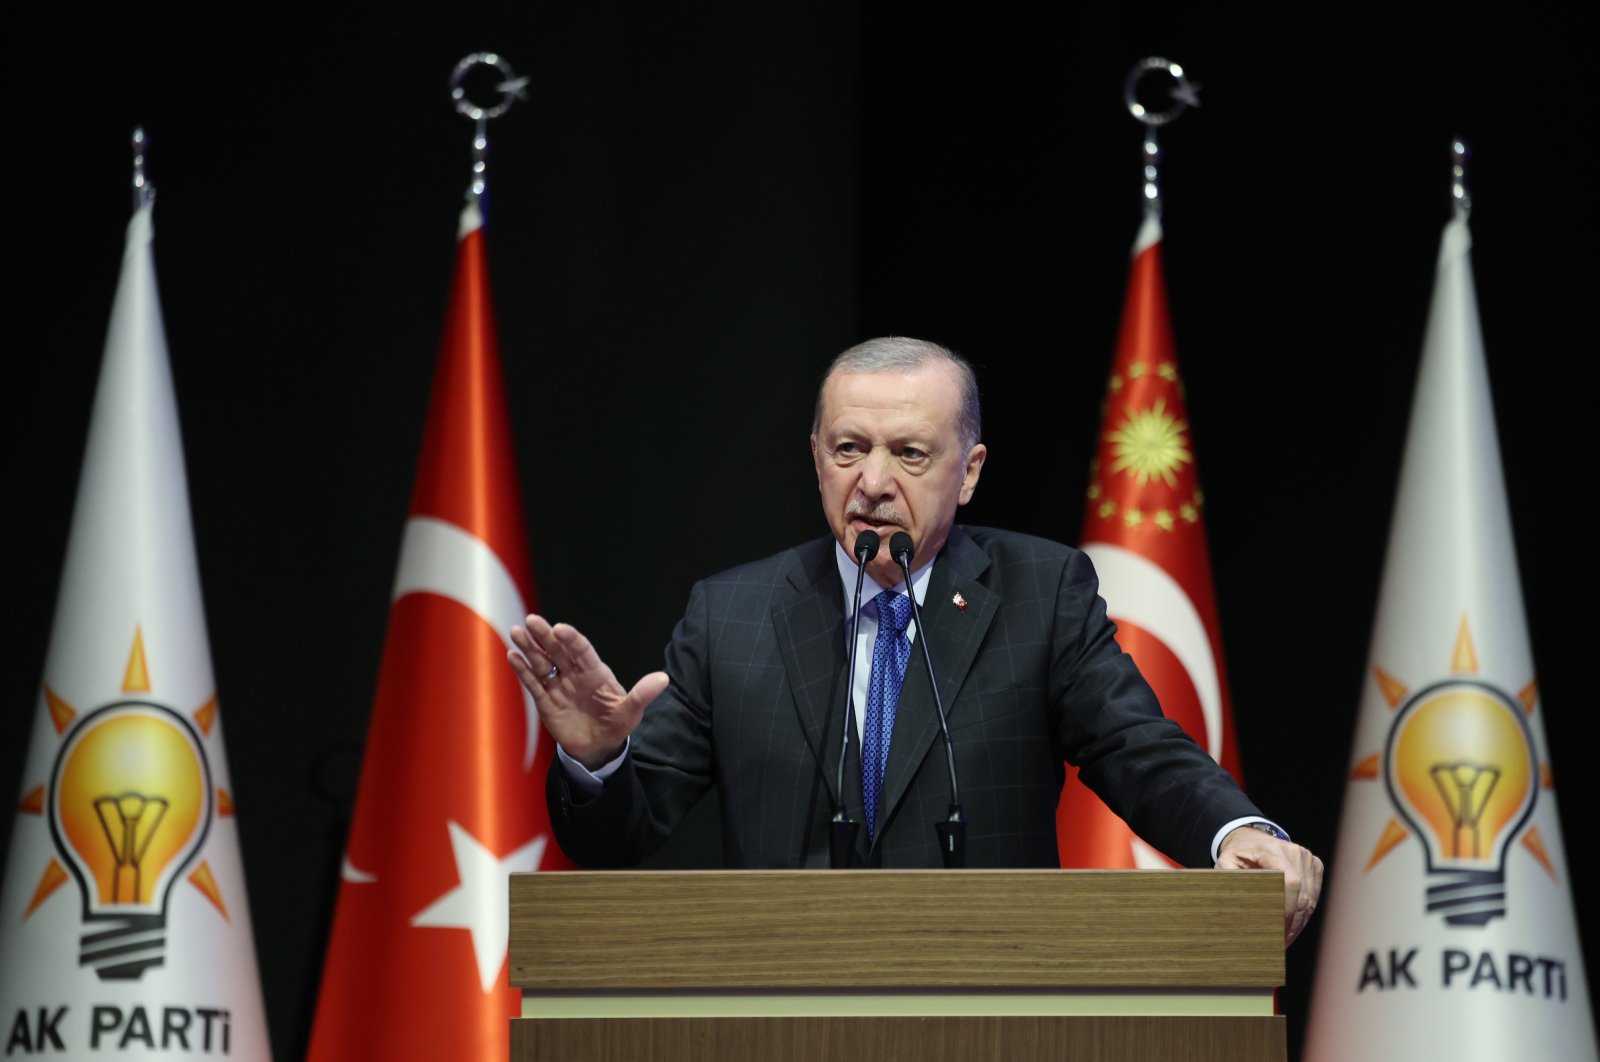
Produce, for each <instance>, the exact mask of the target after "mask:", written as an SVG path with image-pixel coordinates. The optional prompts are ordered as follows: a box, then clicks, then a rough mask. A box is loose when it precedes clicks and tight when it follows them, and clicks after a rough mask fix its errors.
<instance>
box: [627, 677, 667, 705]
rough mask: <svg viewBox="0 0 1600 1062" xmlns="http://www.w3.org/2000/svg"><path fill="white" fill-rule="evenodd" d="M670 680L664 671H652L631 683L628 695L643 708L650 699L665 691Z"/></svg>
mask: <svg viewBox="0 0 1600 1062" xmlns="http://www.w3.org/2000/svg"><path fill="white" fill-rule="evenodd" d="M670 681H671V680H670V679H668V678H667V673H666V672H665V671H652V672H650V674H648V675H646V676H645V677H644V678H642V679H640V680H639V681H638V682H635V683H634V684H633V689H631V690H629V691H628V697H629V698H630V699H632V700H633V701H635V702H637V703H638V705H639V707H640V709H643V708H644V707H645V706H646V705H648V704H649V703H650V702H651V701H653V700H655V699H656V698H657V697H659V696H661V695H662V694H663V693H665V692H666V690H667V685H668V683H669V682H670Z"/></svg>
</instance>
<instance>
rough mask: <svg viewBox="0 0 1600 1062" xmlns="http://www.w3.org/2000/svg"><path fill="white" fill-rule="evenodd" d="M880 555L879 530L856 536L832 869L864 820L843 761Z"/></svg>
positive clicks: (846, 859)
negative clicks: (852, 801)
mask: <svg viewBox="0 0 1600 1062" xmlns="http://www.w3.org/2000/svg"><path fill="white" fill-rule="evenodd" d="M877 555H878V533H877V532H876V531H873V530H870V529H869V530H866V531H863V532H861V534H859V535H857V536H856V548H855V558H856V594H855V600H854V602H853V603H852V605H851V615H852V616H854V617H855V621H854V622H853V623H852V624H851V626H850V669H849V671H850V673H849V675H848V676H847V677H846V679H845V688H844V718H843V724H844V725H843V726H842V727H840V734H839V777H838V780H837V783H836V785H835V788H834V792H836V793H838V794H839V799H838V800H837V801H836V802H835V803H834V805H833V825H832V831H833V833H832V838H831V840H832V849H833V869H835V870H843V869H845V868H846V867H848V866H849V865H850V853H851V852H853V851H854V850H855V846H856V831H857V830H859V829H860V828H861V823H859V822H853V821H851V819H850V816H849V814H848V813H847V812H846V811H845V806H844V761H845V757H846V756H847V755H848V754H849V751H850V723H851V720H852V718H853V716H854V713H853V712H852V711H851V710H850V709H851V705H852V704H853V703H854V702H855V696H856V644H857V642H859V641H860V639H859V638H857V637H856V632H857V631H859V630H860V629H861V584H862V583H863V582H864V581H865V580H866V578H867V565H868V564H869V563H871V561H872V558H873V557H876V556H877Z"/></svg>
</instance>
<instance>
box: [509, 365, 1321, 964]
mask: <svg viewBox="0 0 1600 1062" xmlns="http://www.w3.org/2000/svg"><path fill="white" fill-rule="evenodd" d="M979 438H980V421H979V409H978V398H977V386H976V381H975V379H974V377H973V374H972V370H971V367H970V366H969V365H967V363H966V362H965V361H964V360H962V359H961V358H959V357H958V356H956V355H955V354H953V353H952V352H950V351H948V350H946V349H945V348H943V347H940V346H937V345H936V344H932V343H926V342H923V341H920V340H911V339H902V338H886V339H878V340H871V341H868V342H866V343H863V344H860V345H858V346H856V347H852V348H851V349H850V350H847V351H845V352H844V353H843V354H841V355H840V356H839V357H838V358H836V359H835V361H834V363H833V365H832V366H831V367H830V369H829V371H828V373H827V375H826V376H825V378H824V381H823V385H822V387H821V389H820V391H819V394H818V399H817V409H816V416H815V420H814V423H813V429H812V435H811V450H812V454H813V457H814V460H815V464H816V469H817V484H818V489H819V491H820V493H821V496H822V503H823V512H824V515H825V516H826V517H827V520H828V523H829V526H830V528H831V530H832V532H833V533H832V535H831V536H829V537H826V538H823V539H819V540H817V541H814V542H810V543H807V544H805V545H802V546H798V547H796V548H794V549H790V550H786V551H784V552H783V553H780V554H778V555H776V556H774V557H770V558H767V559H766V560H762V561H757V562H755V563H753V564H748V565H745V566H743V567H739V568H735V569H733V570H731V571H728V572H724V573H722V574H720V575H716V576H713V577H711V578H709V579H706V580H703V581H702V582H700V583H698V584H696V586H695V587H694V589H693V591H692V593H691V594H690V598H689V605H688V608H687V610H686V613H685V615H684V618H683V620H682V621H681V622H680V623H679V624H678V627H677V629H676V631H675V632H674V633H673V637H672V641H671V643H670V644H669V645H668V648H667V653H666V665H667V666H666V670H665V671H660V672H654V673H652V674H650V675H646V676H645V677H644V678H642V679H640V680H639V682H638V683H637V684H636V685H634V687H633V688H632V689H631V690H626V689H624V688H623V687H622V685H621V684H620V683H619V682H617V680H616V678H615V676H614V675H613V674H612V672H611V670H610V669H609V668H608V667H606V666H605V664H604V663H603V661H602V660H601V659H600V657H599V656H598V654H597V653H596V652H595V650H594V648H593V646H591V645H590V644H589V642H588V640H587V639H586V638H584V637H583V635H582V634H580V633H579V632H578V631H576V630H574V629H573V628H572V627H570V626H568V625H566V624H556V625H554V626H552V625H551V624H550V623H549V622H547V621H546V620H545V619H544V618H543V617H540V616H536V615H530V616H529V617H527V620H526V623H525V625H524V626H522V627H518V628H516V629H514V630H513V631H512V632H511V637H512V640H513V642H514V644H515V645H516V647H517V649H516V650H515V651H513V652H512V653H511V654H510V662H511V665H512V667H513V668H514V669H515V671H516V673H517V675H518V677H519V678H520V679H521V681H522V682H523V684H524V685H525V686H526V687H527V688H528V690H529V691H530V692H531V693H532V694H533V696H534V699H535V703H536V705H537V707H538V710H539V715H540V719H541V721H542V722H543V725H544V727H545V729H546V730H547V731H548V732H549V733H550V735H551V736H552V737H554V738H555V740H556V742H557V744H558V748H559V750H560V756H559V760H558V762H557V763H556V764H554V765H552V768H551V772H550V776H549V779H548V783H547V791H548V796H549V805H550V811H551V821H552V825H553V827H554V829H555V832H556V838H557V841H558V842H559V843H560V845H561V847H562V849H563V850H564V851H565V852H566V853H567V854H568V855H569V856H570V857H571V858H573V859H574V861H576V862H578V863H579V864H580V865H585V866H624V865H629V864H632V863H636V862H638V861H639V860H641V859H643V858H644V857H645V856H646V855H648V854H649V853H650V852H651V851H653V850H654V849H655V847H656V846H658V845H659V844H660V843H661V842H662V841H663V840H664V839H665V838H666V837H667V836H668V834H670V833H671V831H672V829H673V828H674V827H675V826H676V825H677V823H678V822H679V820H680V819H681V818H682V817H683V816H684V814H686V813H687V812H688V810H689V809H690V808H691V807H692V806H693V805H694V803H695V802H696V801H697V800H698V799H699V798H700V797H701V796H702V795H703V794H704V793H705V791H706V789H707V788H709V787H710V786H711V785H713V784H715V785H716V786H717V787H718V796H719V804H720V807H721V812H722V833H723V849H724V854H725V856H726V858H727V860H728V861H729V863H730V864H732V865H734V866H743V867H796V866H805V867H826V866H829V865H830V819H831V817H832V814H833V811H834V809H835V807H836V806H837V805H838V804H840V803H841V802H842V804H843V806H844V807H845V808H846V809H848V810H849V811H851V812H859V817H860V818H862V819H864V820H865V823H864V828H862V829H859V830H858V832H857V834H856V837H855V850H854V852H853V853H852V855H851V863H852V865H861V866H875V867H876V866H881V867H935V866H939V865H940V864H941V848H940V843H939V839H938V837H937V834H936V831H935V824H936V823H939V822H943V821H944V820H945V819H946V815H947V810H948V808H949V805H950V802H951V796H952V793H951V789H952V770H951V769H950V767H949V765H948V763H947V758H946V756H947V754H946V752H945V748H944V738H943V728H942V727H941V724H940V720H939V706H940V705H941V704H942V705H943V706H944V707H945V718H946V723H947V724H948V728H949V738H950V748H951V749H952V750H953V755H954V759H955V765H956V766H955V770H954V777H955V778H956V780H958V781H959V785H960V798H961V804H962V809H963V818H964V819H965V821H966V823H967V842H966V859H967V863H968V865H971V866H994V867H1024V866H1032V867H1050V866H1058V865H1059V856H1058V853H1057V849H1056V830H1055V813H1056V802H1057V800H1058V798H1059V796H1060V792H1061V785H1062V781H1063V778H1064V768H1063V766H1062V764H1063V761H1068V762H1072V763H1074V764H1076V765H1077V766H1078V767H1079V769H1080V777H1082V779H1083V780H1084V782H1085V783H1086V784H1088V785H1089V786H1090V787H1091V788H1092V789H1094V791H1095V792H1097V793H1098V794H1100V796H1101V797H1102V798H1103V799H1104V800H1105V801H1106V802H1107V804H1108V805H1109V806H1110V807H1111V808H1112V809H1113V810H1114V811H1116V812H1117V813H1118V814H1119V815H1121V816H1122V817H1123V818H1124V819H1125V820H1126V821H1127V822H1128V823H1129V825H1130V826H1132V828H1133V829H1134V830H1135V831H1136V832H1137V833H1138V834H1139V835H1140V836H1142V837H1144V838H1145V839H1146V840H1147V841H1149V842H1150V843H1151V844H1153V845H1154V846H1155V847H1157V848H1159V849H1160V850H1162V851H1164V852H1166V853H1167V854H1168V855H1170V856H1171V857H1172V858H1173V859H1175V860H1177V861H1179V862H1181V863H1183V864H1184V865H1187V866H1213V865H1214V866H1217V867H1219V868H1222V869H1242V868H1250V867H1264V868H1268V869H1274V870H1281V871H1283V873H1284V879H1285V901H1284V902H1285V914H1284V927H1285V929H1284V932H1285V941H1286V943H1287V942H1288V941H1292V940H1293V939H1294V937H1295V936H1297V935H1298V934H1299V932H1300V929H1301V928H1302V927H1303V926H1304V924H1305V921H1306V919H1307V918H1309V917H1310V914H1311V911H1312V910H1313V909H1314V907H1315V904H1316V900H1317V896H1318V893H1319V892H1320V889H1321V882H1322V862H1321V860H1319V859H1318V858H1317V857H1316V856H1315V855H1313V854H1312V853H1310V852H1309V851H1307V850H1306V849H1304V848H1301V847H1300V846H1298V845H1295V844H1293V843H1292V842H1291V841H1289V839H1288V837H1287V835H1286V834H1285V833H1284V832H1283V831H1282V830H1281V829H1280V828H1278V827H1277V826H1276V824H1274V823H1272V822H1270V820H1268V819H1266V817H1265V816H1264V815H1262V813H1261V812H1260V810H1259V809H1257V808H1256V807H1255V805H1254V804H1252V803H1251V802H1250V801H1249V800H1248V799H1247V798H1246V797H1245V795H1244V794H1243V793H1242V792H1241V791H1240V790H1239V787H1238V786H1237V785H1236V784H1235V783H1234V781H1233V779H1232V777H1231V776H1229V775H1228V774H1227V772H1226V771H1224V770H1222V768H1221V767H1219V766H1218V765H1217V764H1216V762H1215V761H1213V760H1212V759H1211V758H1210V757H1209V756H1208V755H1207V754H1206V753H1205V752H1204V750H1202V749H1201V748H1200V747H1199V746H1198V745H1197V744H1196V743H1195V742H1194V741H1193V740H1192V739H1190V738H1189V737H1188V735H1187V734H1185V733H1184V732H1183V730H1182V729H1181V728H1180V727H1178V726H1177V724H1175V723H1173V722H1172V721H1171V720H1169V719H1167V718H1166V717H1165V716H1164V715H1162V713H1161V709H1160V706H1159V705H1158V704H1157V703H1156V699H1155V696H1154V694H1153V693H1152V692H1151V690H1150V687H1149V685H1148V684H1147V683H1146V682H1145V681H1144V679H1143V677H1142V676H1141V675H1140V674H1139V671H1138V669H1137V668H1136V667H1135V665H1134V663H1133V661H1132V659H1131V658H1130V657H1128V656H1127V655H1125V654H1124V653H1123V652H1122V651H1121V649H1120V648H1119V647H1118V646H1117V643H1116V641H1115V639H1114V637H1113V635H1114V633H1115V626H1114V625H1113V624H1112V622H1111V621H1110V619H1109V618H1108V617H1107V615H1106V608H1105V603H1104V601H1102V600H1101V598H1100V596H1099V593H1098V582H1097V580H1096V578H1095V574H1094V570H1093V567H1092V565H1091V564H1090V562H1089V560H1088V558H1087V557H1086V556H1085V555H1084V554H1083V553H1081V552H1079V551H1077V550H1074V549H1071V548H1069V547H1067V546H1064V545H1061V544H1059V543H1054V542H1050V541H1047V540H1044V539H1040V538H1034V537H1031V536H1026V535H1019V534H1014V533H1011V532H1005V531H997V530H993V529H988V528H963V527H958V526H957V525H956V524H955V514H956V510H957V508H958V507H959V506H961V505H964V504H966V502H967V501H969V500H970V499H971V497H972V494H973V491H974V490H975V489H976V487H977V484H978V478H979V475H980V474H981V472H982V470H983V463H984V460H985V458H986V456H987V453H988V451H987V449H986V448H985V447H984V445H983V444H982V443H981V442H980V441H979ZM868 530H871V531H873V532H875V533H877V534H878V536H879V537H880V539H881V541H882V542H883V543H885V544H887V543H888V542H889V541H890V540H891V537H892V535H893V534H894V533H895V532H898V531H904V532H906V533H908V534H909V535H910V536H911V541H912V543H913V544H914V553H913V554H912V556H911V558H910V561H909V564H908V565H907V567H909V569H910V570H911V579H910V580H909V585H908V580H907V579H906V574H905V571H904V570H903V569H902V568H901V567H900V565H899V564H898V563H897V560H896V558H895V557H894V556H893V555H892V551H891V550H890V549H887V548H885V549H880V550H879V552H878V553H877V555H876V556H875V557H874V558H872V559H871V561H870V562H869V563H868V564H867V566H866V575H867V576H868V578H866V579H865V585H866V587H867V589H866V590H864V591H863V592H862V595H861V599H862V601H863V602H864V603H865V604H864V607H863V608H862V609H861V613H860V616H859V619H858V618H857V616H856V615H855V610H854V609H853V608H852V607H851V606H852V602H853V597H854V590H855V585H856V582H857V559H856V558H855V556H853V555H852V552H851V551H852V550H853V549H855V547H856V545H857V541H858V536H860V535H861V534H862V533H863V532H865V531H868ZM911 594H914V595H915V596H916V598H917V600H918V601H919V602H920V607H921V621H922V622H921V627H922V628H923V629H920V630H919V629H918V625H917V624H915V623H909V622H908V621H907V619H908V617H909V616H910V614H911V606H910V602H909V600H908V596H909V595H911ZM919 638H926V642H925V645H924V646H919V647H917V648H916V651H917V655H921V654H922V651H923V649H924V647H925V649H926V652H927V653H928V654H929V655H930V656H931V658H932V660H933V661H935V664H934V667H935V670H936V672H937V680H938V690H939V696H938V698H937V699H936V698H935V695H934V688H933V685H932V684H931V683H930V681H929V678H928V671H927V668H926V667H925V666H921V665H916V664H912V665H911V666H909V667H908V666H907V664H908V662H909V657H910V655H911V643H912V642H914V641H915V640H916V639H919ZM852 642H854V643H855V646H856V656H857V657H858V658H860V659H863V660H865V659H869V658H871V659H872V660H873V666H872V667H871V668H870V669H869V668H867V667H865V666H858V667H857V668H856V672H857V673H856V674H855V675H853V676H852V675H851V674H850V671H851V669H850V668H849V666H848V661H849V660H850V654H851V646H852ZM851 678H854V680H855V681H854V683H853V688H852V689H851V690H850V691H849V692H850V694H851V696H850V697H849V699H848V702H847V699H846V692H847V691H846V686H847V685H852V683H851V681H850V680H851ZM846 703H849V704H850V705H851V711H850V712H848V713H846V712H844V711H843V709H842V708H841V706H842V705H844V704H846ZM847 725H848V726H850V730H849V731H848V732H846V731H843V730H841V727H844V726H847ZM841 756H843V757H844V758H845V762H844V764H843V771H842V776H843V778H844V780H845V784H844V792H843V793H842V794H841V793H839V792H838V791H837V790H838V784H837V779H838V778H839V777H840V767H841V765H840V757H841ZM863 765H865V766H863ZM852 817H857V816H855V815H852Z"/></svg>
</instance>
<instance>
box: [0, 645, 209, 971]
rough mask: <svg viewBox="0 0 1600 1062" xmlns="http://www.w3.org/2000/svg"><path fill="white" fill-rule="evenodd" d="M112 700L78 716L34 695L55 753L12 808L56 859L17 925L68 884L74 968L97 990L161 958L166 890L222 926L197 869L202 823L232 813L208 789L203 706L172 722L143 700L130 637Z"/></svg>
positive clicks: (202, 869) (49, 694)
mask: <svg viewBox="0 0 1600 1062" xmlns="http://www.w3.org/2000/svg"><path fill="white" fill-rule="evenodd" d="M122 692H123V694H124V699H120V700H117V701H114V702H112V703H110V704H106V705H103V706H101V707H99V708H95V709H93V710H91V711H88V712H79V711H78V710H77V709H75V708H74V707H72V706H71V705H70V704H68V703H66V702H65V701H64V700H62V699H61V698H60V697H58V696H57V695H56V694H55V693H54V692H53V691H52V690H51V689H50V688H49V687H46V688H45V691H44V693H45V701H46V704H47V706H48V708H49V711H50V718H51V721H52V722H53V724H54V725H55V729H56V732H57V733H58V734H60V735H61V745H60V748H59V750H58V751H57V753H56V756H55V759H54V762H53V764H52V766H51V771H50V779H49V782H48V786H39V787H36V788H35V789H34V790H32V791H31V792H30V793H28V794H27V795H26V796H24V797H23V801H22V810H23V811H29V812H33V813H36V814H43V815H45V816H46V817H47V818H48V820H49V826H50V835H51V838H52V840H53V841H54V842H55V846H56V850H57V851H58V852H59V853H60V858H59V860H51V862H50V865H49V866H48V867H47V868H46V869H45V871H44V875H43V876H42V877H41V879H40V881H39V884H38V886H37V887H36V888H35V890H34V895H33V899H32V901H31V902H30V903H29V905H28V908H27V910H26V912H25V913H24V915H23V917H24V918H28V917H31V916H32V914H33V913H34V911H36V910H37V909H38V908H39V907H40V906H41V905H42V904H43V903H44V902H45V901H46V899H48V898H49V897H50V896H51V895H52V894H53V893H54V892H55V891H56V890H57V889H59V888H60V887H61V886H62V885H64V884H66V883H67V882H68V881H69V880H76V882H77V884H78V888H79V891H80V894H81V897H82V918H83V926H84V932H83V937H82V939H81V942H80V950H79V963H80V965H83V966H88V967H91V968H92V969H94V971H95V972H96V973H97V974H98V975H99V976H100V978H101V979H102V980H136V979H138V978H140V977H141V976H142V975H143V974H144V972H145V970H147V969H149V968H150V967H152V966H160V965H161V964H162V963H163V961H164V960H165V955H166V934H167V915H168V911H169V908H170V905H171V901H172V895H173V890H174V888H175V886H176V885H177V884H178V882H179V881H181V880H185V879H186V880H188V881H189V883H190V884H192V885H194V886H195V887H196V888H198V889H199V890H200V892H201V893H202V894H203V895H205V896H206V898H207V899H209V900H210V901H211V903H212V904H213V905H214V906H215V907H216V908H217V910H218V911H220V912H221V913H222V916H223V917H224V918H226V917H227V908H226V907H225V905H224V904H223V901H222V895H221V893H220V892H219V891H218V889H217V885H216V881H215V879H214V878H213V877H212V874H211V870H210V867H209V866H208V864H207V863H206V862H205V861H204V860H203V859H200V858H199V857H200V855H201V852H202V850H203V848H204V846H205V842H206V838H207V836H208V835H209V833H210V830H211V824H212V821H213V819H214V818H215V817H216V816H217V815H219V814H230V813H231V811H232V801H231V800H230V799H229V798H228V795H227V794H226V793H225V792H223V791H222V790H219V789H217V788H216V787H215V785H214V784H213V781H212V774H211V766H210V763H209V761H208V759H207V756H206V750H205V741H206V738H207V737H209V736H210V734H211V730H212V728H213V726H214V725H215V721H216V711H217V703H216V698H215V697H213V698H211V699H210V700H208V701H207V702H206V703H205V704H204V705H202V706H201V707H200V708H199V709H197V710H196V711H195V712H194V713H193V714H192V716H191V718H187V719H186V718H184V717H183V716H181V715H179V714H178V713H177V712H175V711H173V710H172V709H171V708H169V707H167V706H166V705H163V704H160V703H158V702H156V701H154V700H149V699H141V698H135V697H129V696H127V695H129V694H139V693H144V694H148V693H150V692H151V689H150V681H149V675H148V672H147V669H146V667H145V656H144V642H143V636H142V633H141V632H139V631H137V630H136V631H135V633H134V642H133V649H132V651H131V652H130V653H129V656H128V665H127V668H126V671H125V674H124V678H123V684H122Z"/></svg>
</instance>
